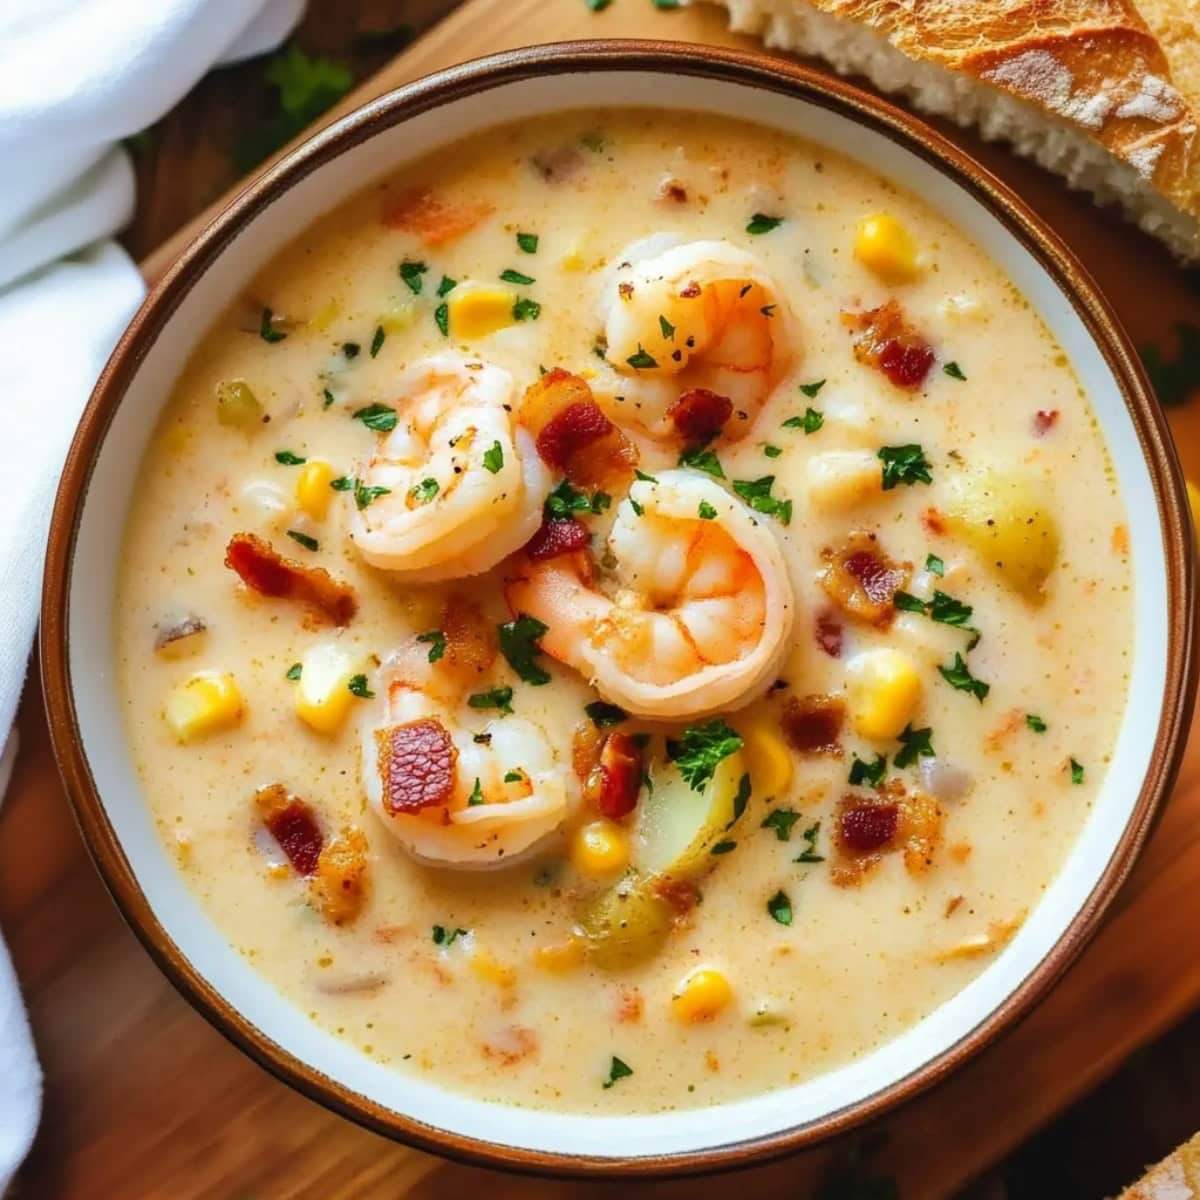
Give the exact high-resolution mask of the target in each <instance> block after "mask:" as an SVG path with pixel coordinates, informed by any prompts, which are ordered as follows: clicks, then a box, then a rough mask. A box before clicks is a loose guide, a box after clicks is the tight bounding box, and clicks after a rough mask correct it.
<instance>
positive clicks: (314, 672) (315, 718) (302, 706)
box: [296, 642, 358, 733]
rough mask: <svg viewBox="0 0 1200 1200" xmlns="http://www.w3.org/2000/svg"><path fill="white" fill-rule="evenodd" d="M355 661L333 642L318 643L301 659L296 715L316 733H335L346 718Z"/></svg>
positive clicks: (356, 661)
mask: <svg viewBox="0 0 1200 1200" xmlns="http://www.w3.org/2000/svg"><path fill="white" fill-rule="evenodd" d="M357 670H358V660H357V659H356V658H355V657H354V656H353V655H352V654H351V653H350V651H349V650H345V649H343V648H342V647H341V646H339V645H338V644H337V643H336V642H318V643H317V644H316V645H315V646H313V647H312V648H311V649H310V650H309V651H308V653H307V654H305V656H304V657H303V658H302V659H301V660H300V681H299V683H297V684H296V715H297V716H298V717H299V718H300V720H302V721H303V722H304V723H305V724H306V725H307V726H308V727H309V728H310V729H315V730H316V731H317V732H318V733H336V732H337V731H338V729H339V728H340V727H341V724H342V722H343V721H344V720H345V719H346V714H347V713H349V711H350V706H351V704H353V703H354V695H353V693H352V692H351V691H350V680H351V678H352V677H353V676H354V675H355V673H356V672H357Z"/></svg>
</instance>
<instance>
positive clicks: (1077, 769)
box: [1071, 758, 1083, 783]
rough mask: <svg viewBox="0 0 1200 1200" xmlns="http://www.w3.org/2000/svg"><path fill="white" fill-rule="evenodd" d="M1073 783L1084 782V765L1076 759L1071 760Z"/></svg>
mask: <svg viewBox="0 0 1200 1200" xmlns="http://www.w3.org/2000/svg"><path fill="white" fill-rule="evenodd" d="M1071 782H1072V783H1082V782H1083V764H1082V763H1081V762H1078V761H1077V760H1076V759H1074V758H1072V759H1071Z"/></svg>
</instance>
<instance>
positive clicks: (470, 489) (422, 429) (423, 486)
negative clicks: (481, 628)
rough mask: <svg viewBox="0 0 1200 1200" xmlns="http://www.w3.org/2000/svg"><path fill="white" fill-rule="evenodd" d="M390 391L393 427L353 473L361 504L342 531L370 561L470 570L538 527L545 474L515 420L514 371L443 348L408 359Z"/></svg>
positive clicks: (415, 574) (429, 574)
mask: <svg viewBox="0 0 1200 1200" xmlns="http://www.w3.org/2000/svg"><path fill="white" fill-rule="evenodd" d="M398 390H399V395H398V397H397V404H396V408H397V415H398V420H397V422H396V426H395V428H394V429H392V430H391V431H390V432H388V433H386V434H385V435H384V436H383V437H381V439H380V441H379V443H378V445H377V446H376V448H375V451H374V453H373V454H372V456H371V459H370V461H369V462H368V463H367V465H366V469H365V470H364V471H363V472H361V476H360V480H359V484H358V491H359V493H360V494H363V495H365V496H366V497H367V503H366V505H365V506H363V507H356V509H355V512H354V516H353V520H352V524H351V530H350V537H351V539H352V541H353V542H354V544H355V545H356V546H357V547H358V550H359V552H360V553H361V554H362V556H363V558H365V559H366V560H367V562H369V563H370V564H371V565H372V566H375V567H381V568H383V569H384V570H389V571H395V572H398V573H400V574H402V575H403V576H404V577H405V579H407V580H409V581H412V582H419V583H425V582H433V581H436V580H442V579H456V578H460V577H462V576H466V575H478V574H480V573H481V572H483V571H486V570H488V569H489V568H490V567H493V566H495V565H496V563H498V562H499V561H500V560H501V559H502V558H506V557H508V555H510V554H512V553H513V552H514V551H515V550H518V549H519V548H520V547H521V546H523V545H524V544H525V543H526V542H527V541H528V540H529V539H530V538H531V537H532V536H533V535H534V533H536V532H537V529H538V526H539V525H540V524H541V519H542V505H543V503H544V502H545V499H546V496H547V495H548V494H549V492H550V485H551V483H552V482H553V480H552V478H551V475H550V471H549V469H548V468H547V467H546V465H545V464H544V463H543V462H542V460H541V458H540V457H539V456H538V453H537V448H536V446H535V445H534V441H533V437H532V435H531V434H530V433H529V432H528V431H527V430H525V429H523V428H521V427H520V426H518V425H517V424H516V423H515V422H514V420H513V417H512V412H511V410H512V409H513V408H514V407H515V402H516V394H515V389H514V384H513V380H512V378H511V376H510V375H509V374H508V372H507V371H504V370H502V369H501V368H500V367H496V366H492V365H490V364H485V363H479V362H472V361H468V360H467V359H464V358H461V357H459V356H456V355H450V354H444V355H436V356H434V357H432V358H426V359H422V360H421V361H420V362H417V363H414V364H413V365H412V366H410V367H409V368H408V369H407V370H406V371H404V372H403V374H402V375H401V376H400V379H399V381H398ZM375 489H381V490H380V491H378V492H377V493H375V491H374V490H375ZM373 493H374V495H373Z"/></svg>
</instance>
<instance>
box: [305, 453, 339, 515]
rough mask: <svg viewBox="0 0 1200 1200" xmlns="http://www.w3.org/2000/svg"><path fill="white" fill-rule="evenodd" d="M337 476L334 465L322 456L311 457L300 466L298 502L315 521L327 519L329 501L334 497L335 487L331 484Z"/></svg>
mask: <svg viewBox="0 0 1200 1200" xmlns="http://www.w3.org/2000/svg"><path fill="white" fill-rule="evenodd" d="M336 477H337V472H336V471H335V470H334V469H333V467H332V466H330V464H329V463H327V462H325V461H324V460H323V459H320V458H310V459H309V460H308V462H306V463H305V464H304V466H302V467H301V468H300V474H299V475H298V476H297V477H296V503H297V504H299V505H300V507H301V509H303V511H304V512H306V513H307V514H308V515H309V516H310V517H312V519H313V520H314V521H323V520H325V514H326V513H327V512H328V511H329V502H330V501H331V500H332V499H333V489H332V488H331V487H330V486H329V485H330V483H332V482H333V480H334V479H335V478H336Z"/></svg>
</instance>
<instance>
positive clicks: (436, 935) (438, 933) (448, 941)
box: [433, 925, 467, 946]
mask: <svg viewBox="0 0 1200 1200" xmlns="http://www.w3.org/2000/svg"><path fill="white" fill-rule="evenodd" d="M466 936H467V930H465V929H447V928H446V927H445V926H444V925H435V926H434V927H433V944H434V945H435V946H452V945H453V944H454V941H455V939H456V938H460V937H466Z"/></svg>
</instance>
